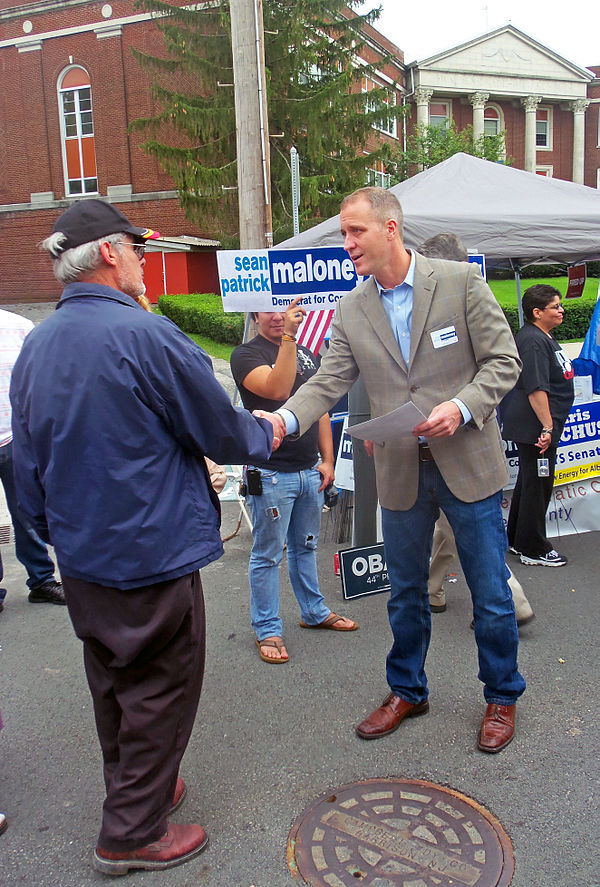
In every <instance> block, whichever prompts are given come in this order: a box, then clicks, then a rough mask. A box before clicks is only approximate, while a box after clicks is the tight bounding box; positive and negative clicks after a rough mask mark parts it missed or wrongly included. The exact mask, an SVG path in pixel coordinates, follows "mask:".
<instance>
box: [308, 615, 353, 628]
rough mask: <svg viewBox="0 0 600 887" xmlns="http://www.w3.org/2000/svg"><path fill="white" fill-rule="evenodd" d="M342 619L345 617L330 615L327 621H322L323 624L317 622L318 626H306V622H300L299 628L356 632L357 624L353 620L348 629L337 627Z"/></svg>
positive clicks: (341, 626)
mask: <svg viewBox="0 0 600 887" xmlns="http://www.w3.org/2000/svg"><path fill="white" fill-rule="evenodd" d="M344 618H347V617H344V616H338V614H337V613H330V614H329V616H328V617H327V619H324V620H323V622H319V624H318V625H308V624H307V623H306V622H301V623H300V628H328V629H329V630H330V631H356V629H357V628H358V622H354V620H352V625H351V626H350V628H346V627H345V626H343V625H337V623H338V622H339V621H340V619H344Z"/></svg>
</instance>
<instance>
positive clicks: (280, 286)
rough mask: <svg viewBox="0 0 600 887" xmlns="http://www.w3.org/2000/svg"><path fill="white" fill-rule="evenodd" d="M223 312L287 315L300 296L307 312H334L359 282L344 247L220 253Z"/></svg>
mask: <svg viewBox="0 0 600 887" xmlns="http://www.w3.org/2000/svg"><path fill="white" fill-rule="evenodd" d="M217 267H218V269H219V281H220V284H221V298H222V300H223V310H224V311H225V312H229V311H281V310H283V311H285V309H286V308H287V306H288V305H289V304H290V302H291V301H292V300H293V299H296V298H297V297H298V296H301V297H302V307H303V308H306V310H307V311H322V310H325V309H332V308H335V306H336V305H337V303H338V302H339V300H340V299H341V298H342V296H343V295H344V293H347V292H350V290H353V289H354V287H355V286H356V285H357V284H358V283H359V278H358V277H357V274H356V271H355V270H354V264H353V263H352V260H351V259H350V258H349V257H348V253H347V252H346V250H345V249H342V247H315V248H314V249H257V250H219V251H218V252H217Z"/></svg>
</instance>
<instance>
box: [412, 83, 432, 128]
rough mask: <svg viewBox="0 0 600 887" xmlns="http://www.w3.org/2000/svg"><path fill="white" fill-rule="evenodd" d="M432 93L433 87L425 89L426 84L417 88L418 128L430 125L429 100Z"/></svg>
mask: <svg viewBox="0 0 600 887" xmlns="http://www.w3.org/2000/svg"><path fill="white" fill-rule="evenodd" d="M432 95H433V89H425V87H424V86H418V87H417V88H416V89H415V102H416V104H417V128H418V129H425V127H426V126H429V102H430V101H431V96H432Z"/></svg>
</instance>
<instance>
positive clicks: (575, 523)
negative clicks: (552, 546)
mask: <svg viewBox="0 0 600 887" xmlns="http://www.w3.org/2000/svg"><path fill="white" fill-rule="evenodd" d="M511 499H512V490H505V491H504V495H503V498H502V514H503V516H504V522H505V523H506V521H507V520H508V512H509V509H510V502H511ZM598 529H600V478H598V477H595V478H592V479H591V480H582V481H579V482H578V483H570V484H562V485H561V486H560V487H555V488H554V492H553V494H552V499H551V500H550V505H549V506H548V511H547V512H546V535H547V536H548V537H549V538H560V537H561V536H572V535H573V534H574V533H589V532H590V531H591V530H598Z"/></svg>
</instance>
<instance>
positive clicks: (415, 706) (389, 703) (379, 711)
mask: <svg viewBox="0 0 600 887" xmlns="http://www.w3.org/2000/svg"><path fill="white" fill-rule="evenodd" d="M428 711H429V703H428V702H427V700H425V701H424V702H416V703H413V702H407V701H406V700H405V699H401V698H400V697H399V696H395V695H394V694H393V693H390V694H389V696H386V697H385V699H384V700H383V702H382V703H381V705H380V706H379V708H376V709H375V711H374V712H371V714H370V715H369V717H368V718H365V720H364V721H363V722H362V723H361V724H359V725H358V727H357V728H356V732H357V733H358V735H359V736H360V738H361V739H379V737H380V736H387V734H388V733H393V732H394V730H397V729H398V727H399V726H400V724H401V723H402V721H403V720H404V718H415V717H417V715H424V714H425V713H426V712H428Z"/></svg>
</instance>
